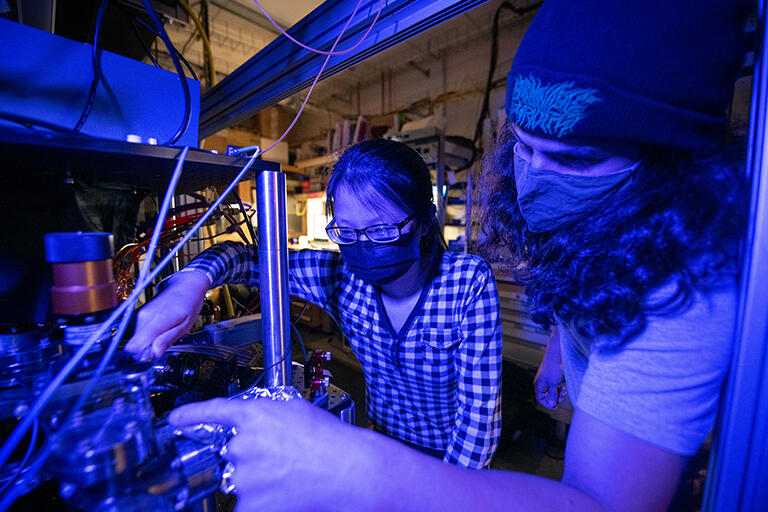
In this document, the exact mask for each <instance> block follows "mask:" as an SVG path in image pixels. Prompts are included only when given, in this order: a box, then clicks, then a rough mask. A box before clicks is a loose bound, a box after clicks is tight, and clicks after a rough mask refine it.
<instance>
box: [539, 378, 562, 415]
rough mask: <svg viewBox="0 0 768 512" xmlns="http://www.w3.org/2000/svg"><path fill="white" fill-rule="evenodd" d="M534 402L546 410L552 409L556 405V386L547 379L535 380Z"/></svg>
mask: <svg viewBox="0 0 768 512" xmlns="http://www.w3.org/2000/svg"><path fill="white" fill-rule="evenodd" d="M534 388H535V390H536V401H538V402H539V403H540V404H541V405H543V406H544V407H546V408H548V409H554V407H555V405H557V403H558V402H557V386H555V385H553V384H552V381H551V380H549V379H545V378H541V379H537V380H536V382H535V383H534Z"/></svg>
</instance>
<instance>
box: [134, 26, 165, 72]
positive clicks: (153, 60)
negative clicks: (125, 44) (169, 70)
mask: <svg viewBox="0 0 768 512" xmlns="http://www.w3.org/2000/svg"><path fill="white" fill-rule="evenodd" d="M129 19H130V21H131V29H132V30H133V35H135V36H136V39H137V40H138V41H139V44H140V45H141V47H142V48H143V49H144V53H145V54H146V56H147V57H149V60H151V61H152V64H154V65H155V67H156V68H159V67H160V64H158V62H157V61H156V60H155V57H154V56H153V55H152V51H151V50H150V49H149V47H148V46H147V45H146V44H144V39H142V38H141V34H139V29H137V28H136V19H135V18H134V17H133V16H130V15H129Z"/></svg>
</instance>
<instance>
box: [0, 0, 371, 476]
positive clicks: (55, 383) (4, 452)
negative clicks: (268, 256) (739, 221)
mask: <svg viewBox="0 0 768 512" xmlns="http://www.w3.org/2000/svg"><path fill="white" fill-rule="evenodd" d="M361 3H362V0H358V2H357V5H356V6H355V10H354V11H353V12H352V15H351V16H350V17H349V19H348V20H347V23H346V24H345V25H344V28H343V29H342V30H341V32H340V33H339V35H338V37H337V38H336V41H334V43H333V46H332V47H331V51H330V52H328V55H327V56H326V58H325V61H324V62H323V65H322V67H321V68H320V71H319V72H318V73H317V76H316V77H315V80H314V81H313V82H312V85H311V86H310V88H309V91H308V92H307V96H306V97H305V98H304V102H303V103H302V104H301V108H300V109H299V111H298V113H297V114H296V117H294V119H293V122H291V124H290V126H288V128H287V129H286V130H285V132H284V133H283V134H282V135H281V136H280V138H278V139H277V140H276V141H275V142H274V143H272V145H270V146H269V147H268V148H267V149H265V150H264V152H267V151H269V150H270V149H272V148H273V147H275V145H277V143H279V142H281V141H282V140H283V139H284V138H285V136H286V135H288V133H289V132H290V131H291V129H292V128H293V126H294V125H295V124H296V122H297V121H298V119H299V117H300V116H301V113H302V112H303V111H304V106H305V105H306V104H307V101H308V100H309V96H310V95H311V94H312V91H313V89H314V88H315V84H317V82H318V81H319V80H320V76H321V75H322V74H323V71H325V67H326V65H327V64H328V61H329V60H330V58H331V55H332V54H333V50H335V49H336V45H337V44H338V43H339V41H340V40H341V38H342V36H343V35H344V32H345V31H346V30H347V27H348V26H349V24H350V23H351V22H352V19H353V18H354V17H355V15H356V14H357V10H358V8H359V7H360V4H361ZM261 153H262V152H261V151H259V150H258V149H257V150H256V151H255V152H254V153H253V155H251V157H250V158H249V159H248V163H246V165H245V166H244V167H243V168H242V169H241V170H240V172H239V173H238V174H237V176H235V178H234V179H233V180H232V182H230V184H229V185H228V186H227V188H226V189H225V190H224V192H223V193H222V194H221V195H219V197H218V198H216V200H215V201H214V202H213V203H212V204H211V205H210V206H209V207H208V210H206V212H205V213H204V214H203V215H202V216H201V217H200V218H199V219H198V220H197V222H195V224H194V225H193V226H192V227H191V228H190V229H189V230H187V233H186V234H185V235H184V237H182V239H181V240H180V241H179V242H178V243H177V244H176V245H175V246H174V248H173V249H171V251H169V252H168V254H166V255H165V257H163V259H162V260H161V261H160V262H159V263H158V264H157V265H156V266H155V268H154V269H152V271H151V272H150V273H149V275H148V276H147V278H146V280H145V282H143V283H137V286H136V287H134V289H133V292H131V295H129V296H128V298H127V299H125V300H124V301H123V302H122V303H121V304H120V305H119V306H117V308H115V310H114V311H113V312H112V314H110V315H109V317H108V318H107V319H106V320H105V321H104V322H102V324H101V325H100V326H99V328H98V329H97V330H96V332H94V333H93V334H92V335H91V337H90V338H89V339H88V341H86V342H85V343H83V344H82V345H81V346H80V348H79V349H78V351H77V352H76V353H75V354H74V355H73V356H72V357H71V358H70V359H69V360H68V361H67V362H66V364H65V365H64V367H63V368H62V369H61V370H60V371H59V373H58V374H57V375H56V376H55V377H54V378H53V379H52V380H51V382H50V383H49V384H48V386H46V388H45V389H44V390H43V391H42V392H41V393H40V395H38V397H37V400H35V403H34V404H33V405H32V407H30V409H29V411H28V412H27V414H25V415H24V417H23V418H22V419H21V421H20V422H19V424H18V425H17V426H16V428H15V429H13V432H11V435H10V436H9V437H8V439H7V440H6V442H5V443H3V446H2V448H0V467H2V466H3V465H5V463H6V462H7V461H8V459H9V458H10V456H11V454H12V453H13V450H14V449H15V448H16V446H18V444H19V442H21V439H22V438H23V437H24V434H26V432H27V430H29V428H30V426H31V425H32V423H33V422H34V421H35V419H36V418H37V417H38V416H39V415H40V412H41V411H42V409H43V407H45V405H46V404H47V403H48V401H49V400H50V399H51V397H52V396H53V393H54V392H55V391H56V390H57V389H58V388H59V386H60V385H61V384H62V382H64V380H65V379H66V378H67V377H68V376H69V374H70V373H72V371H73V370H74V368H75V367H76V366H77V365H78V364H79V363H80V361H81V360H82V359H83V357H85V355H86V354H87V353H88V351H89V350H90V349H91V347H92V346H93V345H94V344H95V343H96V342H97V341H98V340H99V339H100V338H101V337H102V336H103V335H104V333H105V332H106V331H107V329H108V328H110V327H111V326H112V324H113V323H114V322H115V320H116V319H117V318H118V317H119V316H120V315H121V314H123V313H124V312H125V311H126V310H127V309H128V306H129V305H130V304H133V303H135V301H136V300H137V299H138V297H139V295H140V294H141V292H142V291H144V288H146V286H147V284H148V283H150V282H152V280H153V279H154V278H155V277H157V275H158V274H159V273H160V271H161V270H162V269H163V268H165V266H166V265H167V264H168V263H169V262H170V261H171V259H172V258H173V257H174V256H175V255H176V253H178V252H179V251H180V250H181V248H182V247H183V246H184V244H186V243H187V241H189V239H190V238H192V235H193V234H195V233H197V231H198V230H199V229H200V228H201V227H202V226H203V224H204V223H205V222H206V221H207V220H208V218H209V217H210V216H211V215H212V214H213V213H214V211H215V210H216V208H218V207H219V205H220V204H221V202H222V201H223V200H224V198H225V197H227V196H228V195H229V194H230V192H232V190H233V189H234V188H235V186H236V185H237V184H238V183H239V182H240V180H241V179H242V178H243V176H245V173H247V172H248V170H249V169H250V168H251V166H252V165H253V163H254V162H255V161H256V158H257V157H258V156H259V155H260V154H261ZM153 235H154V233H153Z"/></svg>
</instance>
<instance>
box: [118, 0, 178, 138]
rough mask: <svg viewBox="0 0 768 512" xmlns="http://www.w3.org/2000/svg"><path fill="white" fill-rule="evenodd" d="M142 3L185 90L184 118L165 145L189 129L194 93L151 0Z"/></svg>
mask: <svg viewBox="0 0 768 512" xmlns="http://www.w3.org/2000/svg"><path fill="white" fill-rule="evenodd" d="M104 1H107V0H104ZM141 3H142V4H143V5H144V9H146V11H147V14H149V18H150V19H151V20H152V24H153V25H154V26H155V29H156V30H157V32H158V34H159V35H160V39H162V40H163V43H165V47H166V48H167V49H168V53H169V54H170V55H171V60H173V66H174V67H175V68H176V73H177V75H178V77H179V82H180V83H181V89H182V91H183V92H184V119H183V121H182V122H181V126H179V129H178V130H176V133H175V134H173V136H172V137H171V138H170V139H168V141H167V142H164V143H163V145H170V144H175V143H176V142H177V141H178V140H179V139H180V138H181V136H182V135H184V132H186V131H187V128H188V127H189V123H190V122H191V121H192V95H191V93H190V92H189V83H188V82H187V76H186V75H185V74H184V68H182V67H181V63H180V62H179V59H178V58H177V57H176V54H175V53H174V47H173V44H172V43H171V40H170V38H169V37H168V34H167V33H166V32H165V27H163V24H162V23H161V22H160V19H159V18H158V17H157V13H156V12H155V9H154V8H153V7H152V4H151V3H150V0H141Z"/></svg>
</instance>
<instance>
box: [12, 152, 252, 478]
mask: <svg viewBox="0 0 768 512" xmlns="http://www.w3.org/2000/svg"><path fill="white" fill-rule="evenodd" d="M258 155H259V152H256V153H255V154H254V155H253V156H251V158H249V159H248V163H246V165H245V166H244V167H243V168H242V169H241V170H240V172H239V173H238V174H237V176H235V178H234V179H233V180H232V182H231V183H230V184H229V185H228V186H227V188H226V189H225V190H224V192H223V193H222V194H221V195H220V196H219V197H217V198H216V200H215V201H214V202H213V203H212V204H211V206H210V207H209V208H208V210H207V211H206V212H205V213H204V214H203V215H202V216H201V217H200V218H199V219H198V220H197V222H195V224H194V226H192V228H190V230H189V231H187V233H186V234H185V235H184V237H183V238H182V239H181V240H180V241H179V242H178V243H177V244H176V245H175V246H174V248H173V249H171V250H170V251H169V252H168V254H166V255H165V256H164V257H163V259H162V260H160V262H159V263H158V264H157V265H156V266H155V268H154V269H152V271H151V272H150V273H149V275H148V276H147V278H146V282H145V283H143V285H144V286H136V287H135V288H134V290H133V292H132V293H131V295H130V296H129V297H128V298H127V299H126V300H124V301H123V302H122V303H121V304H120V305H119V306H117V308H115V310H114V311H113V312H112V313H111V314H110V315H109V317H108V318H107V319H106V320H105V321H104V322H103V323H102V324H101V326H100V327H99V328H98V329H97V330H96V332H94V333H93V334H92V335H91V337H90V338H89V339H88V341H86V342H85V343H83V345H81V346H80V348H79V349H78V351H77V352H76V353H75V354H74V355H73V356H72V357H71V358H70V359H69V360H68V361H67V363H66V364H65V365H64V367H62V369H61V370H60V371H59V373H58V374H57V375H56V376H55V377H54V378H53V379H52V380H51V382H50V383H49V384H48V386H46V388H45V389H44V390H43V391H42V393H40V395H39V396H38V398H37V400H35V403H34V404H32V407H30V409H29V412H27V414H26V415H25V416H24V418H22V420H21V421H20V422H19V424H18V425H17V426H16V428H15V429H13V432H11V435H10V436H8V439H7V440H6V442H5V443H4V444H3V446H2V448H0V467H2V466H3V465H4V464H5V463H6V462H7V461H8V459H9V458H10V456H11V454H12V453H13V450H14V449H16V447H17V446H18V445H19V443H20V442H21V439H22V438H23V437H24V434H26V432H27V430H29V428H30V427H31V426H32V422H34V421H35V419H37V417H38V416H39V415H40V412H41V411H42V409H43V408H44V407H45V405H46V404H47V403H48V401H49V400H50V399H51V397H52V396H53V393H54V392H55V391H56V389H58V387H59V386H60V385H61V384H62V382H64V380H65V379H66V378H67V377H68V376H69V374H70V373H72V371H73V370H74V368H75V366H77V365H78V364H79V363H80V361H81V360H82V359H83V358H84V357H85V355H86V354H87V353H88V351H89V350H90V349H91V347H93V345H94V344H95V343H96V342H97V341H98V340H99V339H100V338H101V337H102V336H103V335H104V333H105V332H106V331H107V329H109V328H110V327H111V326H112V324H113V323H114V322H115V321H116V320H117V318H118V317H119V316H120V315H122V314H123V313H124V312H125V311H126V310H127V308H128V305H129V304H131V303H132V302H133V301H135V300H136V299H137V298H138V296H139V295H140V294H141V292H142V291H143V290H144V288H145V287H146V283H150V282H152V280H153V279H154V278H155V277H157V275H158V274H159V273H160V272H161V271H162V270H163V269H164V268H165V266H166V265H168V263H170V261H171V260H172V259H173V257H174V256H176V254H177V253H178V252H179V251H180V250H181V248H182V247H183V246H184V244H186V243H187V242H188V241H189V239H190V238H192V236H193V235H194V234H195V233H197V231H198V230H199V229H200V228H201V227H202V226H203V224H205V222H206V221H208V218H210V216H211V215H213V213H214V212H215V210H216V208H218V207H219V205H220V204H221V202H222V201H223V200H224V198H225V197H227V195H229V193H230V192H232V190H233V189H234V188H235V186H236V185H237V184H238V183H239V182H240V180H241V179H242V178H243V176H245V174H246V173H247V172H248V170H249V169H250V168H251V166H252V165H253V164H254V162H256V158H257V157H258Z"/></svg>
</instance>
